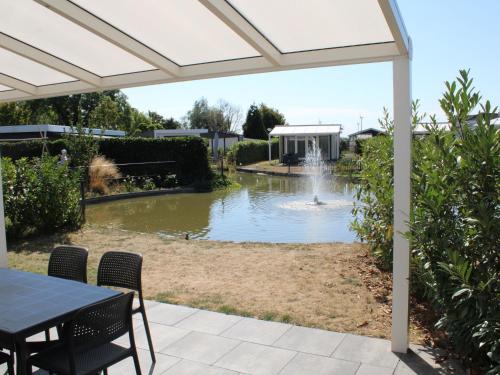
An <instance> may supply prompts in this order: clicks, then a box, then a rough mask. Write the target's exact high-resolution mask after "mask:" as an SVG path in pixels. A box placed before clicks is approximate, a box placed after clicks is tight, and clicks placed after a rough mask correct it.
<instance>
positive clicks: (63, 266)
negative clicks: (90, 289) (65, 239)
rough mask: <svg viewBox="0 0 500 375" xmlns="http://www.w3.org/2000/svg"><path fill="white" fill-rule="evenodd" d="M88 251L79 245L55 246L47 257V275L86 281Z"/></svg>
mask: <svg viewBox="0 0 500 375" xmlns="http://www.w3.org/2000/svg"><path fill="white" fill-rule="evenodd" d="M88 255H89V251H88V250H87V249H86V248H84V247H79V246H69V245H64V246H57V247H55V248H54V250H52V253H51V254H50V258H49V268H48V272H47V274H48V275H49V276H54V277H59V278H61V279H68V280H74V281H80V282H82V283H86V282H87V258H88Z"/></svg>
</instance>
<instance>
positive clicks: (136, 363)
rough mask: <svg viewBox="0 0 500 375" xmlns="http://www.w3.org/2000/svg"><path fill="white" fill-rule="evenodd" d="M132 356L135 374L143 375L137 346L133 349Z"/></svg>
mask: <svg viewBox="0 0 500 375" xmlns="http://www.w3.org/2000/svg"><path fill="white" fill-rule="evenodd" d="M153 355H154V354H153ZM132 358H133V359H134V367H135V374H136V375H142V373H141V365H140V364H139V357H138V356H137V349H135V348H134V349H133V353H132Z"/></svg>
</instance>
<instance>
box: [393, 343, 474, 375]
mask: <svg viewBox="0 0 500 375" xmlns="http://www.w3.org/2000/svg"><path fill="white" fill-rule="evenodd" d="M435 355H436V351H435V350H433V349H425V350H417V351H409V353H408V354H404V355H400V356H399V357H400V359H401V360H400V361H399V362H398V364H397V366H396V370H395V371H394V374H395V375H415V374H418V375H420V374H422V375H438V374H439V375H444V374H450V375H451V374H453V375H465V371H464V369H463V368H462V366H461V365H460V363H458V362H457V361H453V360H448V361H445V362H443V363H438V362H436V359H437V357H436V356H435Z"/></svg>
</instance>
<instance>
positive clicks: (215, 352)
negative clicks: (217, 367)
mask: <svg viewBox="0 0 500 375" xmlns="http://www.w3.org/2000/svg"><path fill="white" fill-rule="evenodd" d="M239 343H240V342H239V341H237V340H232V339H228V338H225V337H220V336H214V335H209V334H206V333H201V332H191V333H190V334H189V335H187V336H184V337H183V338H181V339H180V340H178V341H176V342H175V343H173V344H172V345H170V346H168V347H166V348H165V349H163V350H162V352H163V353H165V354H169V355H173V356H176V357H180V358H183V359H189V360H192V361H196V362H202V363H205V364H208V365H210V364H213V363H215V362H216V361H217V360H218V359H219V358H221V357H222V356H223V355H224V354H226V353H228V352H229V351H231V350H232V349H234V348H235V347H236V346H237V345H238V344H239Z"/></svg>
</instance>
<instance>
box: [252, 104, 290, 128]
mask: <svg viewBox="0 0 500 375" xmlns="http://www.w3.org/2000/svg"><path fill="white" fill-rule="evenodd" d="M259 110H260V113H261V115H262V121H263V122H264V128H265V129H266V130H267V129H274V127H275V126H276V125H285V124H286V120H285V116H284V115H283V114H282V113H281V112H279V111H278V110H277V109H275V108H271V107H268V106H267V105H265V104H264V103H261V105H260V106H259Z"/></svg>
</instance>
